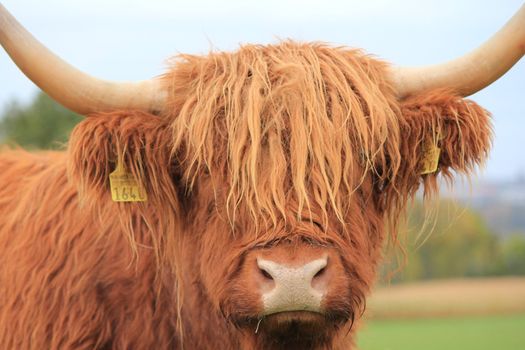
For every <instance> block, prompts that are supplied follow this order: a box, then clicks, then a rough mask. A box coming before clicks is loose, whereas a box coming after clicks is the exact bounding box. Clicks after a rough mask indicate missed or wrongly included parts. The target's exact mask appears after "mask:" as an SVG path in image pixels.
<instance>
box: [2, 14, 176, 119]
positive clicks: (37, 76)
mask: <svg viewBox="0 0 525 350" xmlns="http://www.w3.org/2000/svg"><path fill="white" fill-rule="evenodd" d="M0 44H1V45H2V46H3V47H4V49H5V50H6V51H7V53H8V54H9V56H11V58H12V59H13V61H14V62H15V63H16V65H17V66H18V67H19V68H20V69H21V70H22V72H24V74H25V75H26V76H27V77H28V78H29V79H31V80H32V81H33V82H34V83H35V84H36V85H38V86H39V87H40V88H41V89H42V90H43V91H45V92H46V93H48V94H49V95H50V96H51V97H53V98H54V99H55V100H56V101H58V102H59V103H61V104H62V105H64V106H65V107H66V108H68V109H70V110H72V111H74V112H77V113H79V114H82V115H87V114H90V113H93V112H100V111H109V110H115V109H139V110H145V111H149V112H158V111H160V110H162V108H163V106H164V103H165V101H164V100H165V96H166V93H165V91H164V89H163V88H162V86H161V83H160V79H151V80H143V81H137V82H112V81H107V80H101V79H97V78H95V77H92V76H90V75H88V74H86V73H84V72H82V71H80V70H78V69H76V68H75V67H73V66H71V65H70V64H68V63H67V62H65V61H63V60H62V59H61V58H60V57H58V56H56V55H55V54H53V53H52V52H51V51H49V50H48V49H47V48H46V47H45V46H43V45H42V44H41V43H40V42H39V41H38V40H36V39H35V38H34V37H33V36H32V35H31V34H30V33H29V32H28V31H27V30H26V29H25V28H24V27H23V26H22V25H21V24H20V23H18V21H17V20H16V19H15V18H14V17H13V16H12V15H11V14H10V13H9V12H8V11H7V10H6V9H5V7H3V6H2V5H1V4H0Z"/></svg>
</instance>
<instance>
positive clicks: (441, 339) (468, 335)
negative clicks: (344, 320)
mask: <svg viewBox="0 0 525 350" xmlns="http://www.w3.org/2000/svg"><path fill="white" fill-rule="evenodd" d="M358 335H359V338H358V346H359V349H361V350H471V349H472V350H489V349H490V350H493V349H502V350H525V279H524V278H489V279H472V280H469V279H464V280H462V279H460V280H443V281H431V282H419V283H413V284H403V285H395V286H388V287H379V288H378V289H377V290H376V291H375V292H374V293H373V294H372V297H371V298H370V300H369V308H368V310H367V312H366V314H365V321H364V322H363V324H362V325H361V328H360V330H359V332H358Z"/></svg>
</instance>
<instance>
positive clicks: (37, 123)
mask: <svg viewBox="0 0 525 350" xmlns="http://www.w3.org/2000/svg"><path fill="white" fill-rule="evenodd" d="M80 120H81V117H80V116H78V115H77V114H75V113H73V112H70V111H69V110H67V109H65V108H64V107H62V106H61V105H59V104H58V103H56V102H55V101H53V100H52V99H51V98H50V97H49V96H48V95H46V94H45V93H43V92H39V93H38V94H37V95H36V96H35V98H34V100H33V101H32V102H31V103H30V104H29V105H27V106H22V105H20V104H19V103H17V102H12V103H10V104H9V105H8V106H7V108H6V109H5V110H4V112H3V113H2V116H1V117H0V142H1V143H7V144H15V145H20V146H22V147H24V148H27V149H57V148H61V146H62V145H63V144H64V143H65V142H66V141H67V139H68V137H69V133H70V131H71V129H72V128H73V127H74V126H75V124H77V123H78V122H79V121H80Z"/></svg>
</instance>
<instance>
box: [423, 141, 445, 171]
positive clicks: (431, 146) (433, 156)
mask: <svg viewBox="0 0 525 350" xmlns="http://www.w3.org/2000/svg"><path fill="white" fill-rule="evenodd" d="M440 154H441V148H439V147H438V146H437V140H435V139H426V140H425V141H424V142H423V152H422V158H421V161H420V172H419V174H420V175H425V174H432V173H435V172H436V171H437V169H438V165H439V156H440Z"/></svg>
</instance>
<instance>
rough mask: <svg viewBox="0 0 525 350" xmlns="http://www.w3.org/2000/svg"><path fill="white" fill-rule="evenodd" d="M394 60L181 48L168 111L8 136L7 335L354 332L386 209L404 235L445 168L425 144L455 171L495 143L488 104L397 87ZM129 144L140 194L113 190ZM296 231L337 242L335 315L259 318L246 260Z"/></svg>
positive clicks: (0, 309) (2, 297) (194, 342)
mask: <svg viewBox="0 0 525 350" xmlns="http://www.w3.org/2000/svg"><path fill="white" fill-rule="evenodd" d="M385 67H386V65H385V64H384V63H382V62H379V61H377V60H375V59H373V58H371V57H368V56H366V55H364V54H363V53H361V52H360V51H356V50H349V49H346V48H332V47H327V46H325V45H322V44H298V43H294V42H283V43H280V44H278V45H274V46H253V45H247V46H243V47H241V48H240V49H239V51H237V52H235V53H211V54H209V55H208V56H202V57H200V56H188V55H182V56H179V57H178V58H177V59H176V60H175V61H174V64H173V68H172V69H171V70H170V71H169V72H168V73H167V74H166V75H165V77H164V82H165V85H166V87H167V89H168V91H169V96H170V98H169V102H168V103H167V105H166V108H165V111H164V112H163V113H162V115H160V116H154V115H150V114H147V113H143V112H137V111H114V112H111V113H99V114H96V115H91V116H88V117H87V118H86V119H85V120H84V121H83V122H82V123H80V124H79V125H78V126H77V127H76V129H75V130H74V132H73V133H72V135H71V139H70V143H69V146H68V151H67V152H65V153H42V154H29V153H26V152H24V151H21V150H13V151H9V150H6V151H4V152H3V153H2V154H1V155H0V167H1V169H2V171H1V172H0V252H1V254H0V344H2V346H3V347H5V348H6V349H69V348H74V349H172V348H181V347H182V346H184V348H185V349H280V348H287V349H307V348H311V349H348V348H350V347H351V346H352V344H353V338H354V330H355V328H356V327H352V325H353V324H354V322H357V321H358V319H359V317H360V315H361V313H362V310H363V308H364V300H365V297H366V294H367V293H368V291H369V290H370V287H371V286H372V284H373V281H374V277H375V271H376V268H377V265H378V263H379V261H380V257H381V256H380V255H381V254H380V251H381V246H382V244H383V242H384V240H385V239H386V238H387V235H386V234H385V225H386V224H387V223H389V224H390V232H388V234H389V237H392V238H394V239H395V235H396V233H395V225H396V222H397V219H398V218H399V217H400V216H402V215H403V212H404V208H405V206H406V203H407V201H408V200H409V199H410V198H411V197H412V196H413V195H414V193H415V191H416V189H417V188H418V186H419V185H420V184H421V183H422V184H423V185H424V187H425V191H426V192H427V193H428V194H432V193H433V192H435V191H436V190H437V186H436V176H437V173H436V174H430V175H424V176H421V175H419V172H420V160H421V156H422V144H423V143H424V142H425V140H427V139H428V138H435V139H436V140H438V142H439V146H440V148H441V149H442V155H441V158H440V163H439V172H441V173H442V174H444V175H445V176H449V177H450V176H451V172H452V171H454V172H459V173H464V174H469V173H470V172H471V171H472V170H473V169H474V167H475V166H476V165H478V164H480V163H482V162H483V160H484V159H485V157H486V155H487V151H488V148H489V146H490V135H491V129H490V122H489V116H488V113H487V112H486V111H485V110H483V109H482V108H480V107H479V106H478V105H476V104H475V103H473V102H471V101H468V100H464V99H461V98H459V97H456V96H454V94H453V93H452V92H450V91H429V92H423V93H421V94H420V95H417V96H412V97H410V98H408V99H407V100H404V101H398V100H396V98H395V94H394V92H393V91H392V88H391V86H390V84H389V82H388V81H387V78H386V74H385ZM436 135H438V136H436ZM119 157H120V158H121V159H123V162H124V164H125V167H126V168H127V169H128V170H129V171H131V172H132V173H133V175H134V177H135V178H136V179H137V180H138V181H140V182H141V183H142V184H143V185H144V187H145V189H146V191H147V193H148V201H147V202H145V203H120V204H117V203H113V202H112V201H111V196H110V190H109V180H108V175H109V173H110V172H111V171H113V170H114V169H115V166H116V160H117V159H118V158H119ZM286 246H289V247H290V249H294V251H297V252H300V251H301V249H303V248H301V247H305V246H319V247H327V249H331V251H333V252H337V254H338V255H339V256H340V264H341V270H340V274H339V278H338V279H337V281H335V282H334V283H333V286H332V287H331V289H330V290H329V292H328V294H327V295H326V296H325V298H324V299H323V304H322V307H323V310H324V316H323V317H324V320H322V321H319V320H316V321H312V320H309V319H308V320H307V319H305V320H303V321H304V322H303V323H302V324H303V326H302V327H295V326H292V325H293V323H291V322H292V321H289V320H286V319H282V320H280V321H279V320H277V321H276V318H271V317H269V318H268V319H261V318H260V317H259V314H260V312H261V303H260V295H258V294H257V293H256V291H254V290H253V289H250V288H249V287H248V280H249V274H247V273H246V269H245V261H246V259H249V258H250V257H251V256H252V255H253V252H255V251H257V250H260V249H267V250H271V249H272V248H273V247H280V248H281V249H282V247H286ZM276 322H277V323H276ZM279 322H281V323H279ZM275 324H278V325H279V326H278V327H275ZM259 327H260V328H259ZM256 328H257V329H258V331H257V332H255V329H256ZM312 329H315V330H316V331H315V332H312Z"/></svg>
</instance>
